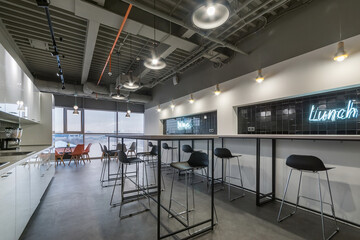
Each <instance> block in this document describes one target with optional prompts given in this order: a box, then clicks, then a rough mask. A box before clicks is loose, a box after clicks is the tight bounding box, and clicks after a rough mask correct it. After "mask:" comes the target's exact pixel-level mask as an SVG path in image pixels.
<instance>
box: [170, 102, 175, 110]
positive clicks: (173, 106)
mask: <svg viewBox="0 0 360 240" xmlns="http://www.w3.org/2000/svg"><path fill="white" fill-rule="evenodd" d="M170 108H171V110H174V108H175V104H174V101H171V104H170Z"/></svg>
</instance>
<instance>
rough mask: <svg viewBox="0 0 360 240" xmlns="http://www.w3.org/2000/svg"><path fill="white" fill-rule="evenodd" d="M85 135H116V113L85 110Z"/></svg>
mask: <svg viewBox="0 0 360 240" xmlns="http://www.w3.org/2000/svg"><path fill="white" fill-rule="evenodd" d="M84 117H85V122H84V125H85V126H84V127H85V133H116V112H110V111H97V110H85V116H84Z"/></svg>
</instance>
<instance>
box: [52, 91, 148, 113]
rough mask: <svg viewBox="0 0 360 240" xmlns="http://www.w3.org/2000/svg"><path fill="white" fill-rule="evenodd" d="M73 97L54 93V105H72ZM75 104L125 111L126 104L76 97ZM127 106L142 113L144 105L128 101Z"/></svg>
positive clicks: (83, 106)
mask: <svg viewBox="0 0 360 240" xmlns="http://www.w3.org/2000/svg"><path fill="white" fill-rule="evenodd" d="M74 103H75V97H70V96H64V95H55V106H57V107H71V108H72V107H73V106H74ZM77 105H78V106H79V108H86V109H97V110H108V111H120V112H126V110H127V104H126V103H125V102H116V101H106V100H96V99H91V98H77ZM129 108H130V110H131V111H132V112H137V113H143V112H144V105H142V104H133V103H129Z"/></svg>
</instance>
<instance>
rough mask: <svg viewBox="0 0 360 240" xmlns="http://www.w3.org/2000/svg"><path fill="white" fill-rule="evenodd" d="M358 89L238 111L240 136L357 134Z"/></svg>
mask: <svg viewBox="0 0 360 240" xmlns="http://www.w3.org/2000/svg"><path fill="white" fill-rule="evenodd" d="M359 108H360V88H352V89H346V90H337V91H331V92H327V93H321V94H314V95H310V96H303V97H296V98H290V99H285V100H278V101H273V102H267V103H261V104H256V105H250V106H242V107H238V133H239V134H324V135H326V134H335V135H336V134H339V135H357V134H360V117H359Z"/></svg>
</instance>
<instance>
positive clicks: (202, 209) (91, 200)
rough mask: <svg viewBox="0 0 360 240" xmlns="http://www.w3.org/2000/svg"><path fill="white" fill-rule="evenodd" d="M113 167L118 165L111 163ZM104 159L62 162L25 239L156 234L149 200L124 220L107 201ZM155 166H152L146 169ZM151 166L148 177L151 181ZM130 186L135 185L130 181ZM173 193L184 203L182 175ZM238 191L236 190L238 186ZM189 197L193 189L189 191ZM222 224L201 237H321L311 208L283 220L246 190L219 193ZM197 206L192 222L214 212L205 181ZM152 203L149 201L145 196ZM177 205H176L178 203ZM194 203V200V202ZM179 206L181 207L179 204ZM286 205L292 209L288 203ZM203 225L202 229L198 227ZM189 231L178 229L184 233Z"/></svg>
mask: <svg viewBox="0 0 360 240" xmlns="http://www.w3.org/2000/svg"><path fill="white" fill-rule="evenodd" d="M112 164H113V170H115V168H116V165H115V163H114V162H113V163H112ZM100 169H101V162H100V161H98V160H93V161H92V162H91V163H88V164H86V165H85V166H84V165H80V166H78V167H75V165H71V166H66V167H64V166H59V167H57V170H56V175H55V177H54V179H53V181H52V183H51V185H50V186H49V188H48V190H47V192H46V193H45V195H44V197H43V199H42V202H41V204H40V205H39V207H38V209H37V210H36V212H35V213H34V215H33V217H32V219H31V220H30V222H29V224H28V226H27V228H26V229H25V231H24V233H23V235H22V237H21V239H29V240H30V239H31V240H42V239H44V240H48V239H52V240H56V239H71V240H72V239H76V240H77V239H79V240H80V239H84V240H85V239H86V240H91V239H137V240H140V239H156V223H157V221H156V218H155V217H154V215H153V214H155V215H156V205H155V204H154V203H153V202H150V209H151V211H150V212H145V213H142V214H139V215H135V216H133V217H131V218H127V219H123V220H121V221H120V219H119V217H118V214H119V207H114V208H111V207H110V205H109V201H110V196H111V192H112V188H110V187H108V188H101V186H100V182H99V176H100ZM148 170H151V169H148ZM151 172H152V170H151V171H149V172H148V173H149V181H152V179H151V177H152V175H151ZM171 176H172V175H171V174H166V173H165V174H164V179H165V190H164V191H163V194H162V195H163V197H162V203H163V204H164V205H166V206H168V204H169V193H170V183H171ZM127 185H129V186H130V185H131V184H130V183H129V181H128V182H127ZM119 191H120V187H118V188H117V189H116V192H115V193H116V194H115V201H118V200H119ZM174 192H175V194H174V196H175V198H176V199H177V200H179V201H180V202H184V200H185V188H184V179H180V180H178V179H177V178H176V181H175V185H174ZM234 193H235V194H236V191H234ZM189 194H190V196H191V191H189ZM215 197H216V199H215V204H216V211H217V215H218V220H219V222H218V225H217V226H216V227H215V230H214V231H213V232H211V233H208V234H206V235H202V236H200V237H198V239H224V240H225V239H226V240H231V239H278V240H279V239H294V240H295V239H322V236H321V226H320V217H319V216H318V215H315V214H313V213H309V212H307V211H302V210H300V211H298V213H297V214H296V215H294V216H293V217H291V218H290V219H288V220H286V221H284V222H282V223H280V224H279V223H277V222H276V216H277V212H278V209H279V203H278V202H274V203H269V204H267V205H264V206H262V207H256V206H255V196H254V194H252V193H246V196H245V197H244V198H241V199H238V200H235V201H233V202H229V201H228V200H227V192H226V191H219V192H217V193H216V194H215ZM195 199H196V200H195V209H196V210H195V211H194V212H192V213H191V214H190V222H191V223H194V221H195V222H198V221H201V220H205V219H207V218H209V216H210V211H209V209H210V195H209V194H208V193H207V191H206V184H205V183H199V184H196V185H195ZM141 202H142V203H143V204H144V205H145V206H148V204H149V202H148V201H147V200H146V199H145V200H141ZM174 205H175V204H174ZM190 205H191V206H192V201H191V204H190ZM175 207H176V208H175V209H176V210H177V211H180V210H181V208H180V207H179V206H175ZM142 208H143V205H141V204H139V203H138V202H133V203H130V204H127V205H125V206H124V207H123V214H127V213H130V212H133V211H134V210H141V209H142ZM285 210H288V208H286V209H285ZM161 219H162V221H163V223H164V225H163V226H162V228H161V232H162V234H166V233H167V231H166V229H171V230H172V231H174V230H177V229H180V228H181V225H180V224H179V223H178V222H177V221H176V220H175V219H173V218H168V214H167V213H166V212H165V211H162V214H161ZM325 223H326V226H328V227H327V234H329V233H330V232H331V230H332V228H331V227H332V226H333V225H332V222H330V221H328V220H326V222H325ZM197 229H199V228H197ZM186 235H187V232H185V233H183V234H182V235H181V234H180V235H179V237H184V236H186ZM359 236H360V230H359V229H357V228H354V227H350V226H347V225H344V224H340V232H339V233H338V234H337V235H336V236H335V237H334V238H333V239H346V240H351V239H359Z"/></svg>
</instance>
